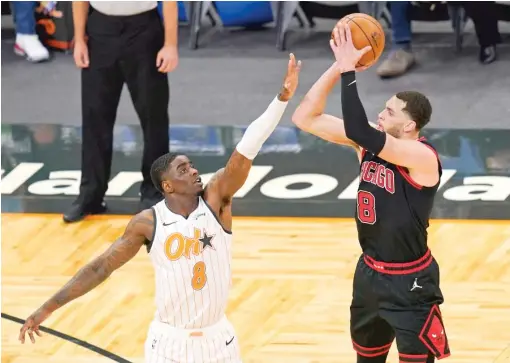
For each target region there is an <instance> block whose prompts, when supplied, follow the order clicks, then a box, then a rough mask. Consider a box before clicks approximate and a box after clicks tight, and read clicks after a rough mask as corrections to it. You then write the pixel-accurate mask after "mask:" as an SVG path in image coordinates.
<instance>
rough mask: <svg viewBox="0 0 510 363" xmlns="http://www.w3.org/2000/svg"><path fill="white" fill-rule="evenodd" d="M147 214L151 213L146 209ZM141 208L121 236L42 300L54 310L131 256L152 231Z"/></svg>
mask: <svg viewBox="0 0 510 363" xmlns="http://www.w3.org/2000/svg"><path fill="white" fill-rule="evenodd" d="M149 214H150V213H149ZM149 214H147V213H145V212H142V213H140V214H138V215H136V216H135V217H133V218H132V219H131V221H130V222H129V224H128V226H127V227H126V230H125V232H124V234H123V236H122V237H120V238H119V239H118V240H117V241H115V242H114V243H113V244H112V245H111V246H110V247H109V248H108V249H107V250H106V251H105V252H104V253H103V254H102V255H101V256H99V257H97V258H96V259H94V260H93V261H92V262H90V263H89V264H87V265H86V266H84V267H83V268H82V269H80V271H78V273H77V274H76V275H75V276H74V277H73V278H72V279H71V280H70V281H69V282H68V283H67V284H65V285H64V287H62V288H61V289H60V290H59V291H58V292H57V293H56V294H55V295H54V296H53V297H52V298H50V299H49V300H48V301H47V302H46V303H45V304H44V306H45V308H47V309H49V310H50V311H54V310H56V309H58V308H60V307H62V306H64V305H65V304H67V303H68V302H70V301H72V300H74V299H76V298H78V297H80V296H82V295H84V294H86V293H87V292H89V291H90V290H92V289H93V288H95V287H96V286H98V285H99V284H101V283H102V282H103V281H105V280H106V279H107V278H108V276H110V275H111V274H112V272H113V271H115V270H116V269H118V268H119V267H121V266H122V265H124V264H125V263H126V262H128V261H129V260H131V259H132V258H133V257H134V256H135V255H136V254H137V252H138V251H139V250H140V248H141V247H142V246H143V244H144V242H145V240H146V238H147V236H149V238H150V235H151V234H152V228H154V221H153V219H152V214H150V216H149Z"/></svg>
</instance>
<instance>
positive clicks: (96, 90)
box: [80, 10, 169, 205]
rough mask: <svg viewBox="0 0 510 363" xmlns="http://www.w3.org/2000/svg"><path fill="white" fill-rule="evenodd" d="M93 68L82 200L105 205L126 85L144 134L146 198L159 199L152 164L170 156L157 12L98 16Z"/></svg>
mask: <svg viewBox="0 0 510 363" xmlns="http://www.w3.org/2000/svg"><path fill="white" fill-rule="evenodd" d="M87 35H88V37H89V39H88V49H89V57H90V65H89V67H88V68H85V69H83V70H82V73H81V87H82V89H81V95H82V117H83V120H82V122H83V128H82V137H83V146H82V179H81V186H80V200H81V203H84V204H86V205H97V204H98V203H100V202H101V201H102V198H103V197H104V195H105V193H106V191H107V189H108V179H109V177H110V170H111V161H112V151H113V126H114V123H115V119H116V116H117V108H118V105H119V100H120V96H121V92H122V88H123V85H124V83H126V84H127V87H128V90H129V93H130V95H131V99H132V101H133V105H134V108H135V110H136V113H137V114H138V117H139V119H140V123H141V126H142V131H143V141H144V147H143V159H142V174H143V182H142V185H141V188H140V192H141V194H142V198H156V197H159V195H158V192H157V191H156V189H155V188H154V186H153V185H152V182H151V178H150V167H151V164H152V162H153V161H154V160H155V159H157V158H158V157H159V156H161V155H163V154H165V153H168V148H169V146H168V144H169V137H168V127H169V118H168V103H169V87H168V77H167V75H166V74H164V73H160V72H158V70H157V67H156V56H157V53H158V51H159V50H160V49H161V47H162V46H163V43H164V31H163V26H162V23H161V20H160V17H159V15H158V13H157V11H156V10H153V11H149V12H145V13H142V14H137V15H133V16H107V15H104V14H102V13H100V12H98V11H95V10H92V11H91V13H90V15H89V19H88V22H87Z"/></svg>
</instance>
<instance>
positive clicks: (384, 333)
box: [350, 259, 395, 363]
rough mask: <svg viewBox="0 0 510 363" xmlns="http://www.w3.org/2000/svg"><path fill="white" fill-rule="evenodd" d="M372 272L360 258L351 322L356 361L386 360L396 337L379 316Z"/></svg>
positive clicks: (354, 284) (354, 286) (370, 362)
mask: <svg viewBox="0 0 510 363" xmlns="http://www.w3.org/2000/svg"><path fill="white" fill-rule="evenodd" d="M374 274H375V271H373V270H371V269H370V268H369V267H367V266H366V265H365V264H364V263H363V261H362V260H361V259H360V261H359V262H358V266H357V267H356V273H355V274H354V283H353V294H352V303H351V323H350V328H351V338H352V346H353V348H354V350H355V351H356V353H357V362H358V363H385V362H386V358H387V356H388V353H389V351H390V348H391V344H392V342H393V340H394V338H395V334H394V332H393V328H392V327H391V326H390V325H389V324H388V323H387V322H386V321H385V320H383V319H382V318H381V317H380V316H379V308H378V303H377V300H378V299H377V296H375V295H374V294H373V288H372V286H371V285H372V283H373V281H372V280H373V279H374V277H375V276H374Z"/></svg>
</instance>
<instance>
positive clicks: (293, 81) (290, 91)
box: [280, 53, 301, 100]
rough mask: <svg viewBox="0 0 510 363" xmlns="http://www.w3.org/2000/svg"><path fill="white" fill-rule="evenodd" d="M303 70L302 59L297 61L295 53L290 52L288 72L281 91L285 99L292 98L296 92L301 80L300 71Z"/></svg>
mask: <svg viewBox="0 0 510 363" xmlns="http://www.w3.org/2000/svg"><path fill="white" fill-rule="evenodd" d="M300 71H301V61H296V57H295V56H294V54H292V53H290V55H289V63H288V65H287V74H286V75H285V79H284V80H283V85H282V89H281V91H280V94H281V96H282V97H283V98H284V100H290V99H291V98H292V96H294V93H295V92H296V89H297V86H298V82H299V72H300Z"/></svg>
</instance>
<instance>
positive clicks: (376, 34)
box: [331, 13, 386, 67]
mask: <svg viewBox="0 0 510 363" xmlns="http://www.w3.org/2000/svg"><path fill="white" fill-rule="evenodd" d="M338 23H344V24H345V23H347V24H348V25H349V28H350V29H351V34H352V42H353V43H354V46H355V47H356V48H357V49H363V48H364V47H366V46H371V47H372V49H371V50H370V51H369V52H367V53H366V54H365V55H364V56H363V57H361V59H360V60H359V61H358V64H356V67H370V66H372V65H373V64H374V63H375V62H377V60H378V59H379V57H380V56H381V54H382V52H383V50H384V44H385V40H386V39H385V36H384V30H383V28H382V26H381V23H379V22H378V21H377V20H376V19H374V18H373V17H371V16H370V15H367V14H363V13H354V14H349V15H346V16H344V17H343V18H342V19H340V20H339V21H338ZM338 23H337V24H338ZM331 37H332V38H333V32H332V33H331Z"/></svg>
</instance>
